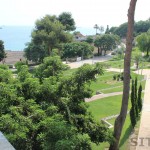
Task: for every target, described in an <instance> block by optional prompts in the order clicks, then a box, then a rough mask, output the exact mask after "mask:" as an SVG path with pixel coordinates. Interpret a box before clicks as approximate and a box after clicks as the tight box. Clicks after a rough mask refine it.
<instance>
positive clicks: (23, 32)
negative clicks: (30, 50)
mask: <svg viewBox="0 0 150 150" xmlns="http://www.w3.org/2000/svg"><path fill="white" fill-rule="evenodd" d="M32 30H33V27H31V26H2V28H0V40H2V41H4V46H5V50H11V51H22V50H24V48H25V47H26V43H28V42H30V41H31V32H32ZM76 31H80V32H81V33H82V34H83V35H94V34H95V30H94V28H84V27H77V29H76Z"/></svg>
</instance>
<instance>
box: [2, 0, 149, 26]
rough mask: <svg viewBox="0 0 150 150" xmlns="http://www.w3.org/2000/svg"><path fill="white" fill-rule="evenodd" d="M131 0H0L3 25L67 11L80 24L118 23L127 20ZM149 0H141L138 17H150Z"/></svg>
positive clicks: (26, 21)
mask: <svg viewBox="0 0 150 150" xmlns="http://www.w3.org/2000/svg"><path fill="white" fill-rule="evenodd" d="M129 2H130V0H1V3H0V26H1V25H31V26H33V25H34V24H35V21H36V20H37V19H40V18H41V17H43V16H44V15H46V14H50V15H53V14H55V15H59V14H60V13H61V12H64V11H67V12H71V13H72V17H73V18H74V20H75V22H76V26H77V27H93V26H94V24H98V25H103V26H106V25H107V24H108V25H109V26H118V25H120V24H121V23H124V22H126V21H127V10H128V7H129ZM149 7H150V0H138V1H137V7H136V15H135V20H136V21H139V20H146V19H148V18H149V17H150V8H149Z"/></svg>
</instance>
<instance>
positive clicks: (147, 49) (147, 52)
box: [146, 47, 149, 56]
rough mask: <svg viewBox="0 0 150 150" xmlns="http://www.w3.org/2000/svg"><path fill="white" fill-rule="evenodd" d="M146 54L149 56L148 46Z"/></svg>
mask: <svg viewBox="0 0 150 150" xmlns="http://www.w3.org/2000/svg"><path fill="white" fill-rule="evenodd" d="M146 55H147V56H149V47H148V48H147V54H146Z"/></svg>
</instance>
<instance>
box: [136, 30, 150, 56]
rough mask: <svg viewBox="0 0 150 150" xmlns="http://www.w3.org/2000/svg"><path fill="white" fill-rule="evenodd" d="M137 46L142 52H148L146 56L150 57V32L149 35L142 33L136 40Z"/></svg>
mask: <svg viewBox="0 0 150 150" xmlns="http://www.w3.org/2000/svg"><path fill="white" fill-rule="evenodd" d="M136 41H137V46H138V47H139V49H140V50H141V51H142V52H146V55H147V56H149V51H150V31H148V32H147V33H142V34H140V35H138V36H137V38H136Z"/></svg>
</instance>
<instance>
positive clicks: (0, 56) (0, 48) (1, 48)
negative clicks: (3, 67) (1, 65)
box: [0, 40, 6, 62]
mask: <svg viewBox="0 0 150 150" xmlns="http://www.w3.org/2000/svg"><path fill="white" fill-rule="evenodd" d="M4 58H6V53H5V50H4V42H3V41H2V40H0V62H1V61H2V60H3V59H4Z"/></svg>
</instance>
